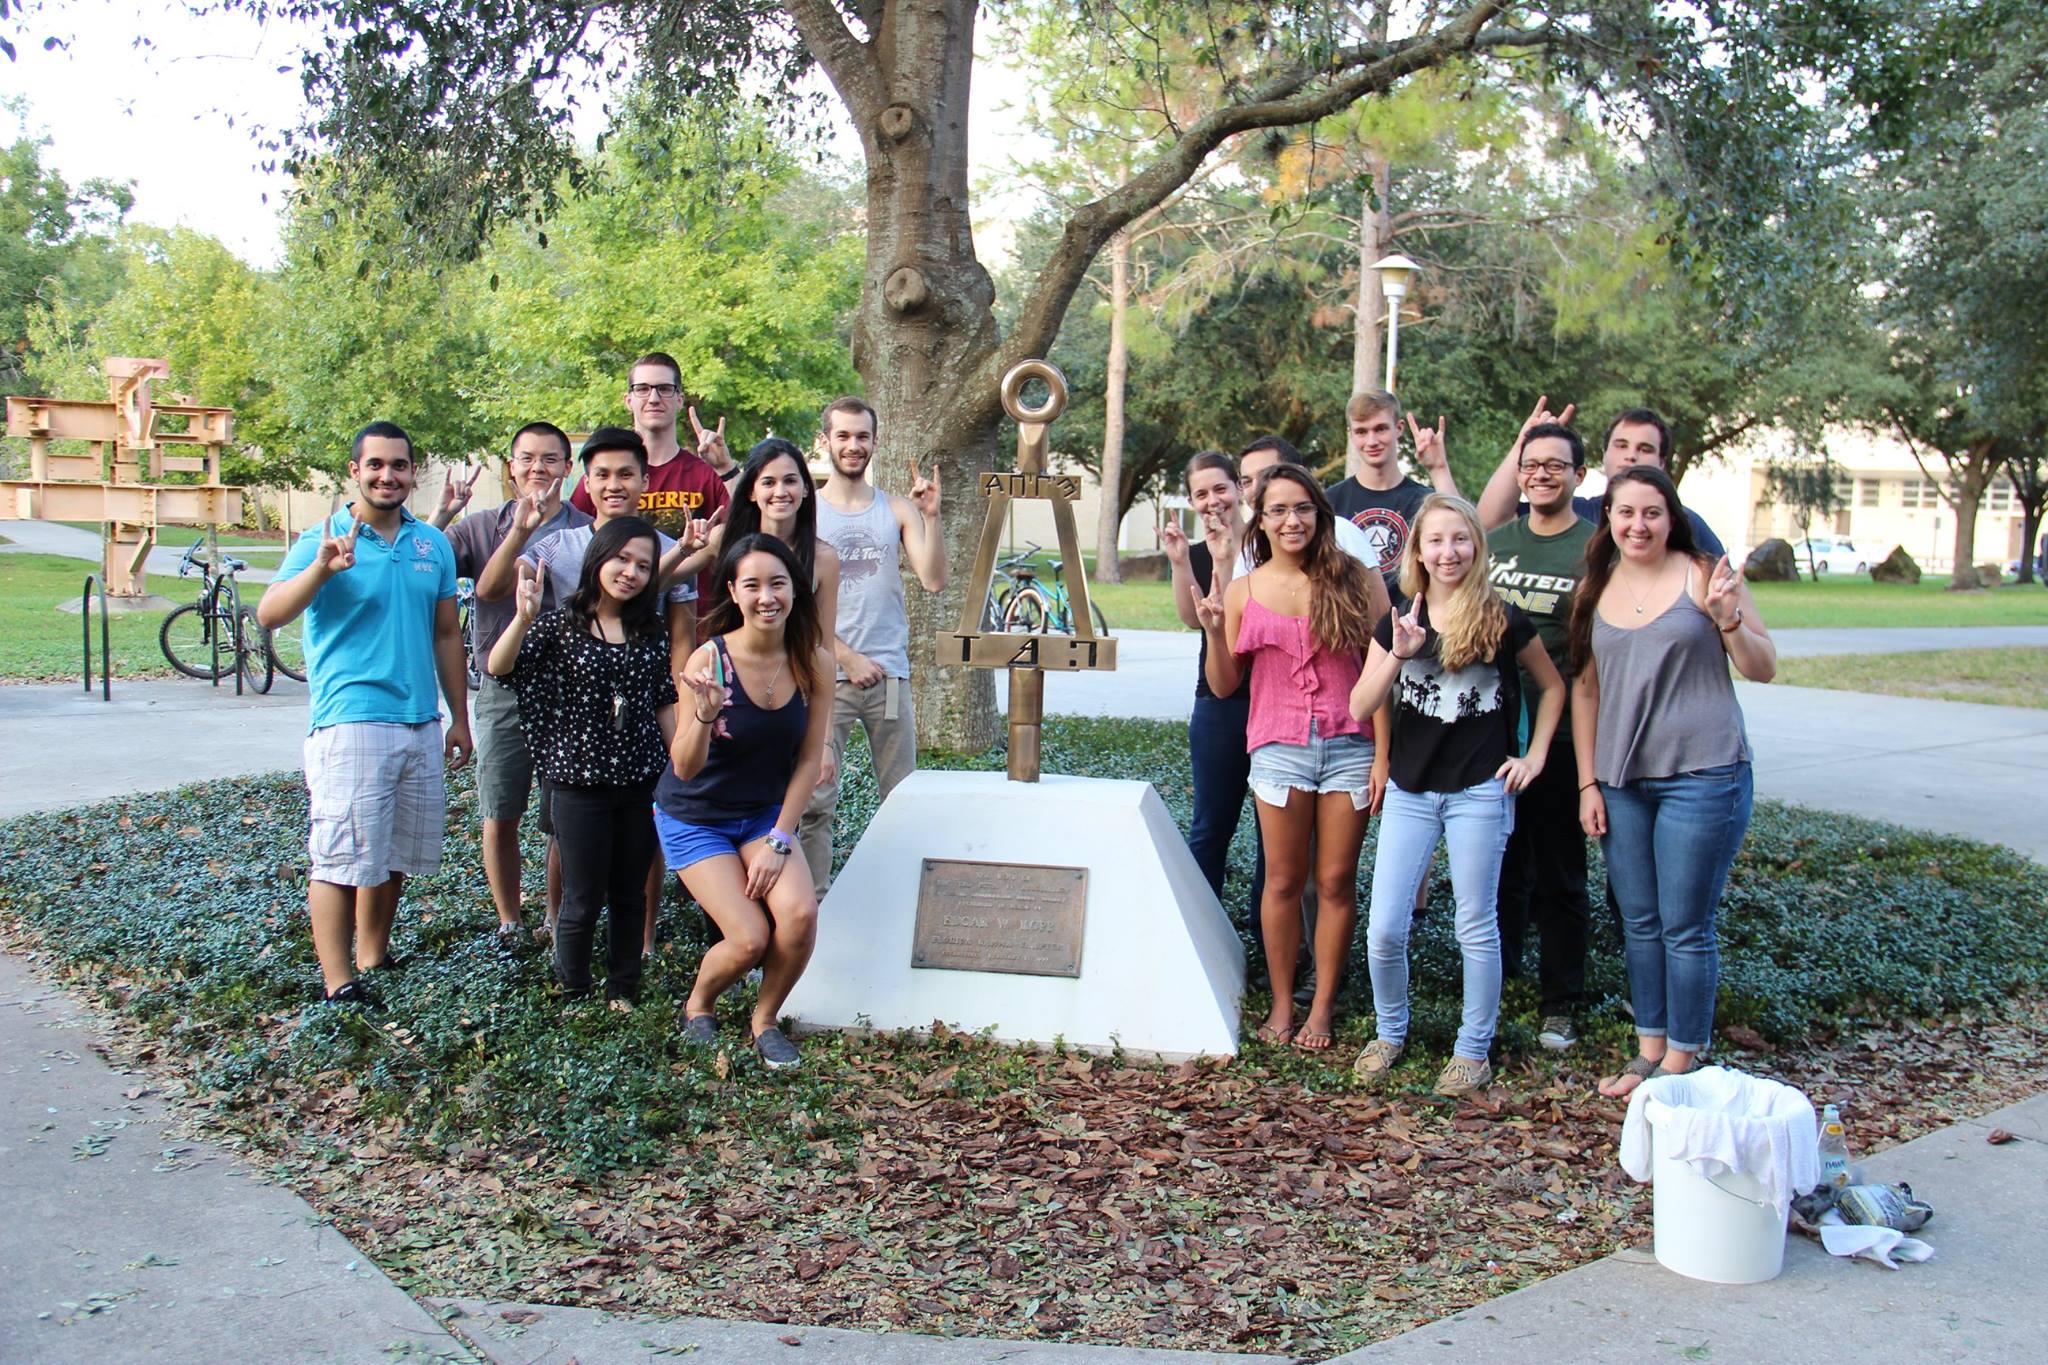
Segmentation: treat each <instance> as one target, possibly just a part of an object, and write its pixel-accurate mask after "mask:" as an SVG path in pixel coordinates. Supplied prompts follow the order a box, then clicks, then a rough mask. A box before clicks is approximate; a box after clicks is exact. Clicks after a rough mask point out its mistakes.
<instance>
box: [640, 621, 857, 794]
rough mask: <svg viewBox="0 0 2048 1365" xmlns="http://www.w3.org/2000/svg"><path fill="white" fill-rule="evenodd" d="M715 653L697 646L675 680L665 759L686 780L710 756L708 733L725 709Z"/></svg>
mask: <svg viewBox="0 0 2048 1365" xmlns="http://www.w3.org/2000/svg"><path fill="white" fill-rule="evenodd" d="M717 652H718V650H717V647H716V646H715V645H713V644H710V643H708V642H707V643H705V644H702V645H699V646H698V647H697V649H696V650H695V652H693V653H692V654H691V655H690V658H689V662H687V663H685V664H684V665H683V671H682V674H681V676H680V677H678V678H677V679H676V683H677V686H676V693H677V698H678V700H677V702H676V729H675V738H674V739H672V740H670V741H669V748H668V761H669V764H670V766H671V767H673V768H674V769H675V774H676V776H677V777H680V778H682V779H683V780H684V781H685V782H687V781H689V780H690V779H691V778H693V777H695V776H696V775H697V774H698V773H699V772H701V771H703V769H704V760H705V759H707V758H709V757H710V756H711V732H712V731H713V730H714V729H716V728H717V725H718V717H719V714H720V713H721V712H722V711H724V710H725V699H726V687H725V683H724V682H723V681H722V680H720V679H719V678H717V677H714V676H713V672H712V658H713V656H714V655H716V654H717ZM812 709H813V710H816V709H817V708H816V707H813V708H812ZM825 709H826V711H827V712H828V713H829V712H830V710H831V708H830V707H827V708H825Z"/></svg>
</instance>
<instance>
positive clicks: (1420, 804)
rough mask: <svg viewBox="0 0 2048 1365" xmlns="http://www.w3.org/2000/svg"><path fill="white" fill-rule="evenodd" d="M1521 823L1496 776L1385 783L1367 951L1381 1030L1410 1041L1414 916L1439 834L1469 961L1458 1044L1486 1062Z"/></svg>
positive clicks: (1462, 951)
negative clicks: (1515, 836)
mask: <svg viewBox="0 0 2048 1365" xmlns="http://www.w3.org/2000/svg"><path fill="white" fill-rule="evenodd" d="M1514 824H1515V799H1514V798H1513V797H1512V796H1509V795H1508V794H1507V791H1506V789H1505V788H1504V787H1503V786H1502V785H1501V783H1500V781H1499V780H1498V779H1492V778H1490V779H1488V780H1487V781H1485V782H1481V783H1479V784H1478V785H1476V786H1472V787H1467V788H1465V789H1464V790H1463V791H1455V792H1410V791H1403V790H1401V788H1400V787H1398V786H1396V785H1394V784H1393V783H1392V782H1389V783H1388V784H1387V798H1386V804H1385V805H1384V806H1382V807H1381V808H1380V842H1379V855H1378V857H1377V858H1376V859H1375V860H1374V862H1373V868H1372V914H1371V917H1370V918H1369V919H1368V921H1367V923H1366V931H1365V955H1366V964H1367V966H1368V967H1369V968H1370V970H1371V972H1372V1007H1373V1013H1374V1014H1375V1015H1377V1016H1378V1022H1379V1036H1380V1037H1382V1038H1384V1039H1386V1040H1387V1041H1388V1042H1390V1043H1396V1044H1399V1043H1406V1042H1407V1041H1408V923H1409V921H1410V920H1411V919H1413V918H1414V917H1415V892H1416V890H1417V888H1419V887H1420V886H1421V885H1422V879H1423V877H1425V876H1427V875H1428V873H1429V861H1430V859H1431V858H1433V857H1435V856H1436V844H1437V840H1438V839H1439V838H1441V839H1443V841H1444V842H1445V844H1446V845H1447V846H1448V848H1449V851H1450V855H1451V891H1452V893H1453V895H1454V896H1455V898H1456V900H1457V902H1458V915H1457V920H1456V929H1457V934H1458V952H1459V955H1460V956H1461V957H1462V958H1463V959H1464V962H1465V1009H1464V1014H1463V1016H1462V1017H1461V1018H1460V1020H1459V1022H1458V1043H1457V1046H1456V1048H1455V1049H1453V1050H1454V1051H1455V1052H1456V1053H1457V1055H1458V1056H1460V1057H1472V1058H1478V1059H1480V1060H1484V1059H1485V1057H1486V1054H1487V1051H1488V1050H1489V1049H1490V1048H1491V1047H1492V1046H1493V1029H1494V1025H1495V1024H1496V1023H1497V1022H1498V1021H1499V1019H1500V924H1499V921H1498V920H1497V919H1496V917H1495V914H1494V907H1495V904H1496V899H1497V897H1498V895H1499V893H1500V860H1501V853H1502V852H1503V850H1505V849H1506V848H1507V842H1508V834H1509V832H1510V831H1511V830H1513V828H1514Z"/></svg>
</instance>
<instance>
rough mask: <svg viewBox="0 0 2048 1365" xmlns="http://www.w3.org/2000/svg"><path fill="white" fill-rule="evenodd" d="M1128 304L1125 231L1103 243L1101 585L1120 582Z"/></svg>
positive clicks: (1097, 523)
mask: <svg viewBox="0 0 2048 1365" xmlns="http://www.w3.org/2000/svg"><path fill="white" fill-rule="evenodd" d="M1130 306H1131V234H1130V232H1129V231H1128V230H1126V231H1123V232H1119V233H1118V234H1117V235H1116V236H1114V237H1112V238H1111V239H1110V242H1109V365H1108V378H1107V380H1106V382H1105V384H1104V386H1103V395H1102V479H1101V485H1102V497H1101V501H1100V502H1099V504H1098V506H1097V511H1096V516H1095V576H1096V577H1097V578H1098V579H1100V580H1101V581H1103V582H1104V583H1121V582H1123V581H1124V580H1123V568H1122V566H1121V565H1120V564H1118V562H1117V554H1118V550H1119V542H1120V540H1121V537H1120V536H1119V535H1118V534H1117V532H1118V531H1119V530H1120V529H1121V528H1122V526H1123V520H1124V498H1123V492H1124V382H1125V380H1126V379H1128V378H1129V376H1130V372H1131V352H1130V347H1129V345H1128V344H1127V343H1126V342H1125V340H1124V315H1125V314H1126V313H1127V312H1129V310H1130Z"/></svg>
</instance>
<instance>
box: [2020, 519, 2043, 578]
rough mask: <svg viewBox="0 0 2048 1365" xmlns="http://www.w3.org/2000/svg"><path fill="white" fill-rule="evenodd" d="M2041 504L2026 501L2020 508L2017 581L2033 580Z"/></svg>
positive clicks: (2039, 533)
mask: <svg viewBox="0 0 2048 1365" xmlns="http://www.w3.org/2000/svg"><path fill="white" fill-rule="evenodd" d="M2040 536H2041V506H2040V504H2039V503H2027V504H2025V505H2024V506H2022V507H2021V509H2020V576H2019V578H2018V580H2017V581H2018V582H2021V583H2031V582H2033V581H2034V556H2035V554H2036V553H2038V551H2039V546H2040Z"/></svg>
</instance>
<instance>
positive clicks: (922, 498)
mask: <svg viewBox="0 0 2048 1365" xmlns="http://www.w3.org/2000/svg"><path fill="white" fill-rule="evenodd" d="M910 501H911V502H912V503H913V504H915V505H916V507H917V510H918V511H919V512H922V513H923V514H924V515H925V516H928V517H931V518H933V519H934V520H936V519H937V518H938V515H939V463H938V461H937V460H934V461H932V476H931V477H930V478H929V479H927V478H926V477H925V476H924V475H922V474H920V473H919V472H918V470H917V461H916V460H914V459H913V460H912V461H911V462H910Z"/></svg>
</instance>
